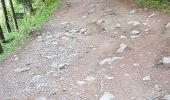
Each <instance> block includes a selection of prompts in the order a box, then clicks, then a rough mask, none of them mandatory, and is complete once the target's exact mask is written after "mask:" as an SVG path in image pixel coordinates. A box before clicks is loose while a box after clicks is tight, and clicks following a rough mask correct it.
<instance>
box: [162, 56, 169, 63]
mask: <svg viewBox="0 0 170 100" xmlns="http://www.w3.org/2000/svg"><path fill="white" fill-rule="evenodd" d="M160 62H162V63H163V64H170V56H169V57H163V58H162V59H161V61H160Z"/></svg>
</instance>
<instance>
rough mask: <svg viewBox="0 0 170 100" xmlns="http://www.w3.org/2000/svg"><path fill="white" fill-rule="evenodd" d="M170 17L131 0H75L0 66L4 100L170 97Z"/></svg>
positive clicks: (167, 99)
mask: <svg viewBox="0 0 170 100" xmlns="http://www.w3.org/2000/svg"><path fill="white" fill-rule="evenodd" d="M169 19H170V17H169V16H167V15H164V14H162V13H160V12H157V11H153V10H150V9H147V8H139V7H137V6H136V5H135V4H134V3H133V2H132V1H129V0H70V1H67V2H65V3H63V6H62V7H61V8H60V9H59V11H57V13H56V15H55V16H54V17H53V19H52V20H50V21H49V22H48V23H46V24H45V25H44V26H43V27H42V30H41V31H37V32H36V34H38V36H37V37H36V39H34V40H33V41H31V43H29V44H28V45H27V46H26V47H25V48H24V49H22V50H18V52H17V53H16V54H14V55H12V56H11V57H8V59H6V60H5V61H3V62H1V64H0V83H1V84H0V88H1V90H0V98H1V100H170V78H169V76H170V70H169V65H164V64H158V63H159V60H160V59H161V57H168V56H170V44H169V43H170V40H169V36H168V34H162V30H163V29H164V27H165V25H166V24H167V23H168V21H170V20H169Z"/></svg>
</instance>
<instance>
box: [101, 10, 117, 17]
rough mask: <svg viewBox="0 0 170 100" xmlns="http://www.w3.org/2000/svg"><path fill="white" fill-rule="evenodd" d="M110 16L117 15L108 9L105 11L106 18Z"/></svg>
mask: <svg viewBox="0 0 170 100" xmlns="http://www.w3.org/2000/svg"><path fill="white" fill-rule="evenodd" d="M108 15H111V16H112V15H116V14H115V13H114V12H113V9H108V10H106V11H105V13H104V16H108Z"/></svg>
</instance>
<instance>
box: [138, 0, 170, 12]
mask: <svg viewBox="0 0 170 100" xmlns="http://www.w3.org/2000/svg"><path fill="white" fill-rule="evenodd" d="M136 2H137V3H138V4H139V5H142V6H148V7H151V8H154V9H158V10H163V11H164V12H166V13H167V12H168V13H169V12H170V2H169V1H168V0H136Z"/></svg>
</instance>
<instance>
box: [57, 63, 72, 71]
mask: <svg viewBox="0 0 170 100" xmlns="http://www.w3.org/2000/svg"><path fill="white" fill-rule="evenodd" d="M68 65H69V64H60V65H59V66H58V67H59V70H63V69H65V68H67V67H68Z"/></svg>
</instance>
